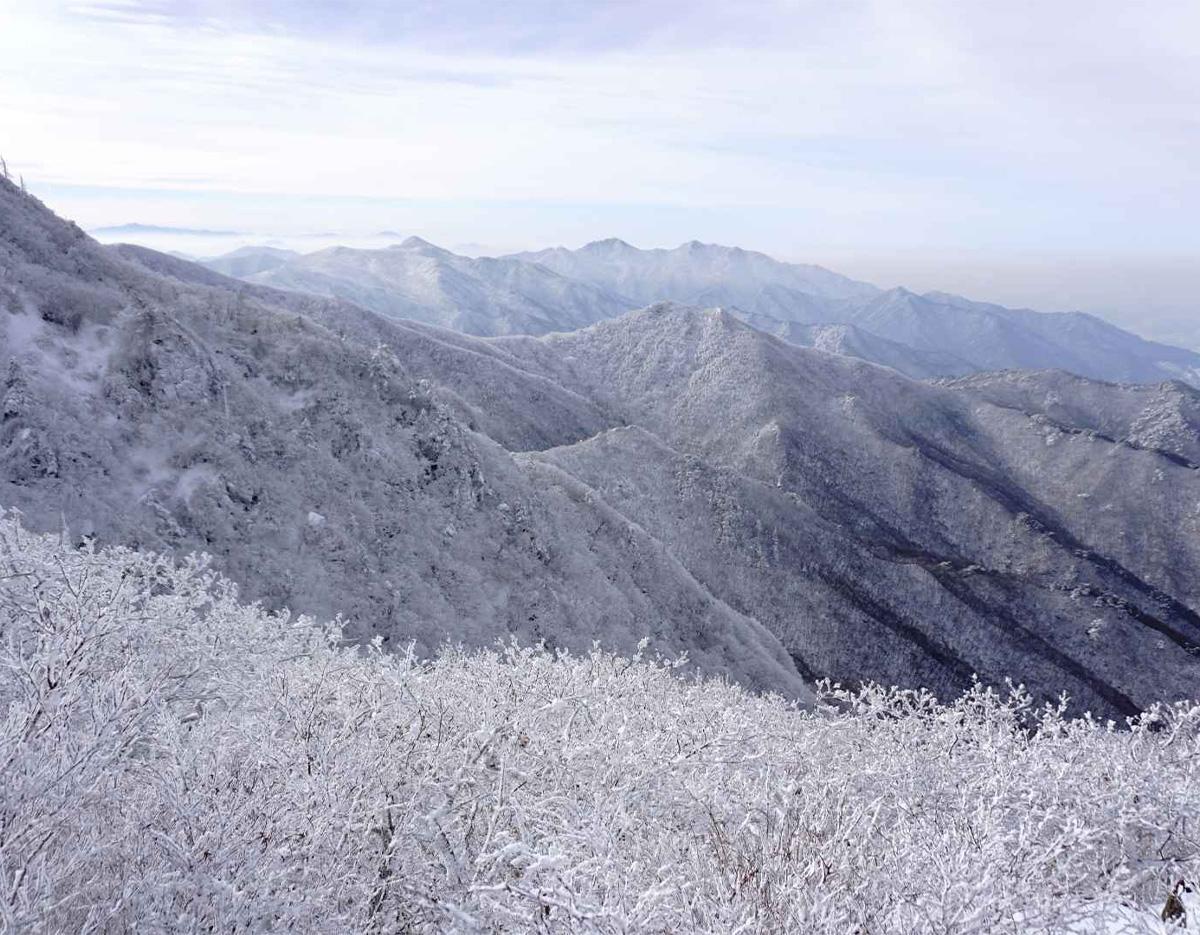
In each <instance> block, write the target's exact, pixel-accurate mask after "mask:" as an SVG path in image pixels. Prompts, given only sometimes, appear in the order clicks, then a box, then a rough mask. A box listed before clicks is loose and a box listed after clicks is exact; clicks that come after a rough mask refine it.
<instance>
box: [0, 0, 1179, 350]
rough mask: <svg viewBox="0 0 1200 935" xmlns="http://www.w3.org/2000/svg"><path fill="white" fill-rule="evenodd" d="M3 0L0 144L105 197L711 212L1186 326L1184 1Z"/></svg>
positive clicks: (202, 223) (629, 213) (37, 180)
mask: <svg viewBox="0 0 1200 935" xmlns="http://www.w3.org/2000/svg"><path fill="white" fill-rule="evenodd" d="M8 7H9V8H8V9H7V10H6V13H5V19H4V29H3V30H0V80H2V81H3V83H4V84H3V86H4V87H5V89H6V93H5V95H4V100H3V102H0V134H2V135H0V154H2V155H4V156H5V157H6V158H7V160H8V163H9V166H10V170H11V171H12V172H13V173H14V175H17V174H19V175H23V176H24V177H25V180H26V182H27V184H28V186H29V188H30V190H31V191H33V192H34V193H35V194H37V195H38V196H39V197H41V198H43V199H44V200H45V201H46V202H47V204H49V205H50V206H51V207H52V208H54V209H55V210H56V211H58V212H60V213H61V214H63V215H65V216H67V217H71V218H73V219H74V220H76V221H77V222H78V223H79V224H80V225H81V226H83V227H84V228H86V229H95V228H98V227H105V226H112V225H122V224H129V223H140V224H147V225H161V226H169V227H184V228H201V229H205V230H232V231H244V232H246V233H245V235H243V237H244V241H243V242H264V241H271V240H283V241H286V240H288V239H289V238H290V239H294V238H296V237H297V236H299V235H301V234H304V233H311V232H318V233H321V234H322V235H323V239H324V242H354V241H355V240H358V239H362V238H364V237H369V236H370V235H371V234H373V233H375V232H378V231H381V230H391V231H396V232H398V233H400V234H403V235H408V234H416V235H419V236H422V237H425V238H426V239H428V240H430V241H432V242H435V243H438V244H442V245H445V246H447V247H451V248H453V247H456V246H460V245H463V244H470V245H482V246H483V247H484V248H486V249H487V250H491V251H493V252H504V251H507V250H518V249H523V248H533V247H542V246H547V245H552V244H565V245H569V246H574V245H579V244H582V243H585V242H587V241H589V240H594V239H601V238H605V237H609V236H618V237H621V238H622V239H625V240H628V241H630V242H631V243H634V244H637V245H639V246H644V247H651V246H674V245H677V244H678V243H681V242H684V241H687V240H691V239H697V240H701V241H705V242H719V243H726V244H736V245H738V246H743V247H745V248H747V249H755V250H761V251H763V252H765V253H768V254H770V255H772V256H775V257H778V258H780V259H784V260H789V261H798V262H810V263H819V264H821V265H825V266H828V267H830V268H832V269H835V270H837V271H839V272H843V273H845V274H847V275H850V276H854V277H856V278H862V279H866V280H868V281H871V282H875V283H877V284H879V285H881V286H885V287H886V286H891V285H898V284H903V285H906V286H908V287H909V288H913V289H915V290H917V291H925V290H929V289H942V290H946V291H952V292H959V293H962V294H965V295H969V296H970V297H972V298H977V299H983V300H989V301H996V302H1000V303H1003V304H1008V305H1027V306H1031V307H1034V308H1038V309H1043V310H1049V311H1053V310H1071V309H1082V310H1086V311H1092V312H1096V313H1098V314H1101V315H1104V316H1105V317H1107V318H1109V319H1110V320H1112V321H1114V322H1117V323H1118V324H1121V325H1122V326H1125V327H1129V328H1131V329H1133V330H1135V331H1138V332H1139V333H1142V334H1145V335H1147V336H1149V337H1154V338H1158V339H1160V340H1168V341H1173V342H1175V343H1186V344H1189V345H1191V346H1200V310H1198V309H1197V304H1196V300H1195V298H1194V297H1195V296H1196V295H1197V294H1200V291H1198V290H1200V272H1197V269H1200V262H1197V261H1196V258H1197V257H1200V229H1198V228H1197V226H1196V224H1195V223H1194V219H1195V217H1196V216H1197V214H1198V213H1200V165H1198V163H1197V160H1196V159H1195V158H1194V153H1195V152H1197V151H1198V150H1200V121H1198V120H1197V119H1196V117H1195V115H1196V114H1197V113H1200V53H1198V52H1197V50H1196V48H1195V44H1194V42H1193V41H1192V38H1193V37H1194V36H1195V35H1197V34H1200V7H1197V6H1195V5H1194V4H1189V3H1183V2H1166V3H1162V4H1156V5H1155V6H1154V7H1153V8H1151V9H1147V8H1141V7H1134V6H1130V5H1127V4H1120V3H1116V2H1103V3H1100V4H1092V3H1086V4H1085V3H1083V2H1082V0H1071V2H1065V3H1061V4H1054V5H1050V6H1047V5H1044V4H1036V3H1032V2H1020V3H1015V4H1008V5H1005V6H1003V7H996V6H993V5H987V4H975V3H951V2H941V0H938V2H933V0H931V2H922V3H913V4H904V5H903V6H900V5H895V4H887V3H881V2H854V3H847V4H839V5H835V6H830V5H827V4H819V3H813V2H806V0H777V2H751V3H747V4H744V5H739V6H738V7H737V8H736V9H732V8H729V7H727V6H726V5H723V4H719V3H715V2H698V3H696V2H693V3H686V4H684V3H678V2H674V0H655V2H644V3H630V2H620V0H617V2H610V3H604V4H584V3H574V4H573V3H566V4H562V3H549V2H546V0H525V2H522V3H518V4H510V5H506V6H505V7H503V8H498V7H496V6H494V5H489V4H483V3H479V2H474V0H450V2H445V3H441V4H428V3H403V4H392V3H384V2H379V0H371V2H362V3H356V4H354V5H353V6H351V7H347V6H346V5H345V4H339V3H333V2H327V0H302V2H290V3H284V2H272V0H264V2H256V3H248V2H238V0H88V2H68V0H50V2H46V0H12V2H11V3H10V4H9V5H8ZM47 63H53V67H48V66H47ZM125 239H129V238H125ZM135 239H136V238H135ZM236 245H237V244H236V243H234V244H231V246H236ZM218 246H219V245H218ZM175 249H185V248H182V247H176V248H175ZM186 252H191V253H194V252H199V251H196V250H187V251H186ZM203 252H205V253H212V252H221V251H219V250H214V249H213V248H212V247H211V246H205V248H204V250H203Z"/></svg>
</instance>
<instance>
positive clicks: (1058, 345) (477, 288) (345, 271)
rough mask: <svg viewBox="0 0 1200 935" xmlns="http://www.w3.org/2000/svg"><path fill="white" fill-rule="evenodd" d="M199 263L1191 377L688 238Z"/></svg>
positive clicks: (860, 350) (998, 359) (1158, 358)
mask: <svg viewBox="0 0 1200 935" xmlns="http://www.w3.org/2000/svg"><path fill="white" fill-rule="evenodd" d="M206 263H207V265H208V266H209V267H210V268H212V269H215V270H218V271H220V272H223V273H226V274H228V275H234V276H238V277H240V278H244V279H246V280H247V281H250V282H255V283H259V284H263V285H271V286H275V287H279V288H285V289H292V290H296V291H303V292H310V293H314V294H317V295H325V296H329V297H336V298H341V299H345V300H347V301H351V302H354V303H355V304H358V305H361V306H363V307H365V308H369V309H371V310H372V311H375V312H378V313H380V314H382V315H386V316H388V317H391V318H408V319H412V320H416V321H421V322H425V323H428V324H435V325H439V326H442V327H448V328H452V329H454V330H457V331H462V332H464V333H468V334H476V335H481V336H494V335H503V334H535V335H536V334H546V333H549V332H554V331H571V330H574V329H576V328H580V327H585V326H587V325H590V324H593V323H595V322H597V321H601V320H604V319H607V318H613V317H617V316H619V315H621V314H623V313H625V312H627V311H630V310H632V309H635V308H641V307H644V306H646V305H650V304H653V303H654V302H658V301H676V302H681V303H683V304H686V305H692V306H697V307H702V308H709V307H721V308H726V309H728V310H729V311H730V312H731V313H733V314H734V315H737V316H738V317H740V318H742V319H743V320H745V321H748V322H750V323H751V324H753V325H754V326H755V327H756V328H759V329H760V330H763V331H767V332H769V333H771V334H775V335H777V336H779V337H781V338H783V339H784V340H787V341H790V342H793V343H796V344H800V345H801V346H809V347H818V348H821V349H823V350H827V351H830V352H832V353H838V354H842V355H845V356H851V357H858V358H861V359H863V360H868V361H871V362H873V363H878V364H882V365H884V366H888V367H892V368H894V369H896V370H898V371H900V372H901V373H903V374H905V375H907V376H911V377H914V378H917V379H929V378H936V377H956V376H964V375H966V374H970V373H978V372H989V371H995V370H1010V369H1017V370H1021V369H1034V370H1043V369H1061V370H1067V371H1070V372H1072V373H1077V374H1080V375H1082V376H1087V377H1091V378H1094V379H1102V380H1109V381H1115V382H1133V383H1155V382H1161V381H1163V380H1182V381H1184V382H1187V383H1190V384H1192V385H1200V353H1197V352H1194V351H1189V350H1185V349H1182V348H1176V347H1171V346H1168V345H1164V344H1159V343H1156V342H1152V341H1147V340H1144V339H1142V338H1140V337H1138V336H1137V335H1134V334H1132V333H1130V332H1128V331H1123V330H1122V329H1120V328H1117V327H1115V326H1113V325H1110V324H1108V323H1106V322H1104V321H1102V320H1100V319H1098V318H1096V317H1094V316H1091V315H1086V314H1082V313H1078V312H1069V313H1042V312H1034V311H1031V310H1028V309H1009V308H1005V307H1003V306H1000V305H995V304H991V303H986V302H975V301H971V300H968V299H964V298H961V297H958V296H952V295H948V294H945V293H939V292H929V293H926V294H923V295H918V294H917V293H914V292H911V291H909V290H907V289H904V288H899V287H898V288H895V289H889V290H882V289H879V288H877V287H875V286H872V285H870V284H868V283H863V282H858V281H856V280H853V279H850V278H848V277H845V276H841V275H839V274H837V273H834V272H832V271H830V270H827V269H825V268H823V267H820V266H812V265H804V264H794V263H783V262H780V261H778V260H775V259H772V258H771V257H769V256H767V255H765V254H762V253H757V252H754V251H749V250H743V249H741V248H739V247H725V246H720V245H716V244H703V243H699V242H698V241H691V242H689V243H686V244H683V245H681V246H679V247H676V248H674V249H670V250H668V249H653V250H641V249H638V248H637V247H634V246H631V245H630V244H628V243H626V242H625V241H622V240H618V239H616V238H610V239H608V240H600V241H595V242H593V243H589V244H587V245H585V246H584V247H581V248H580V249H578V250H568V249H565V248H562V247H554V248H551V249H547V250H540V251H536V252H526V253H517V254H511V255H508V256H503V257H497V258H486V257H482V258H474V259H473V258H468V257H464V256H459V255H457V254H454V253H452V252H451V251H448V250H444V249H442V248H440V247H436V246H434V245H433V244H430V243H428V242H427V241H424V240H421V239H420V238H415V237H410V238H408V239H407V240H405V241H403V242H402V243H400V244H397V245H393V246H392V247H388V248H385V249H382V250H352V249H350V248H345V247H335V248H330V249H328V250H323V251H318V252H317V253H312V254H307V255H303V256H300V255H285V254H282V253H280V252H279V251H274V250H271V249H269V248H262V249H261V250H257V251H256V249H255V248H244V249H243V250H240V251H235V252H234V254H230V255H227V256H225V257H219V258H216V259H213V260H209V261H206Z"/></svg>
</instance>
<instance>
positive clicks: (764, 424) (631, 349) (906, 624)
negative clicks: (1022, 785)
mask: <svg viewBox="0 0 1200 935" xmlns="http://www.w3.org/2000/svg"><path fill="white" fill-rule="evenodd" d="M500 343H502V344H503V345H504V346H505V347H508V348H510V349H511V351H512V353H513V354H514V355H515V356H523V357H525V358H526V359H528V360H529V361H530V362H531V365H532V366H535V367H537V368H539V369H540V370H541V371H542V372H545V373H548V374H549V375H551V376H552V377H553V378H554V379H555V380H556V381H558V382H560V383H562V385H563V386H565V387H567V388H569V389H570V390H572V391H573V392H576V393H578V394H580V395H583V396H588V397H591V398H593V399H595V400H596V401H597V402H598V404H600V405H601V406H603V407H605V408H606V409H607V410H608V411H610V412H612V413H613V414H614V416H616V417H617V418H618V419H619V421H622V422H625V423H628V424H630V425H636V426H637V428H636V429H625V430H619V431H617V432H610V433H607V434H606V435H604V436H599V437H596V438H592V439H588V440H585V441H583V442H580V443H577V444H574V445H570V446H563V447H560V448H556V449H551V450H549V451H546V452H543V453H541V454H538V455H531V457H537V458H541V459H544V460H550V461H552V462H553V463H556V464H558V465H559V466H562V467H564V468H565V469H567V470H569V471H571V472H572V473H574V474H576V475H577V476H579V477H580V478H581V479H583V480H584V481H585V482H586V483H588V484H589V485H591V486H592V487H594V488H595V489H597V490H598V491H600V492H601V493H602V494H603V495H604V496H605V497H606V499H607V500H608V501H609V502H611V503H613V504H614V505H616V506H617V507H618V508H619V509H621V510H622V511H623V512H625V513H626V514H627V515H629V516H631V517H632V518H633V519H635V520H636V521H637V522H638V523H639V524H640V525H641V526H643V527H644V528H646V529H647V530H649V531H651V532H653V533H654V534H656V535H657V536H658V538H660V539H661V540H662V541H666V542H671V543H672V544H673V547H674V548H675V550H676V553H677V554H678V555H679V557H680V559H681V561H683V563H684V564H685V566H687V567H688V568H689V570H691V571H692V573H693V574H694V575H695V576H696V577H697V578H698V579H699V580H700V581H702V582H704V583H705V584H706V585H707V586H708V587H709V588H710V590H712V591H713V593H714V594H716V595H718V596H719V597H721V598H722V599H724V600H725V601H726V602H728V603H730V604H731V605H732V606H734V607H737V608H739V609H741V610H743V611H744V612H746V613H748V614H751V615H753V616H755V617H757V618H758V619H760V620H762V621H763V622H764V623H765V624H766V625H767V626H768V627H770V628H771V629H772V630H773V631H774V632H776V633H777V634H778V635H779V636H780V638H781V639H782V640H783V642H784V645H785V646H786V647H787V648H788V650H789V652H791V653H792V654H793V656H794V658H796V660H797V665H798V666H799V667H800V668H801V670H802V671H807V672H812V673H820V674H831V675H834V676H836V677H840V678H846V679H853V678H861V677H864V676H865V677H871V678H877V679H880V680H882V681H885V682H890V681H900V682H907V681H910V680H913V681H917V682H919V683H922V684H930V685H936V686H939V687H942V688H947V687H949V686H951V685H961V684H963V683H964V682H965V681H966V680H969V678H970V674H971V673H972V672H979V673H981V674H983V675H985V676H986V677H988V678H993V679H998V678H1002V677H1003V676H1002V674H1001V673H1002V672H1007V674H1010V675H1015V676H1016V677H1017V678H1019V679H1022V680H1025V681H1027V682H1029V683H1030V684H1036V685H1038V686H1041V687H1042V688H1043V689H1044V688H1045V687H1046V686H1049V685H1058V686H1059V687H1060V689H1065V690H1067V691H1069V692H1070V693H1071V694H1072V695H1073V696H1074V697H1076V698H1077V699H1083V703H1084V704H1085V705H1089V706H1094V707H1095V708H1096V709H1098V710H1106V711H1110V712H1111V711H1114V710H1124V709H1127V708H1128V707H1129V706H1130V702H1131V701H1132V702H1133V704H1134V705H1138V704H1142V703H1144V698H1145V697H1146V695H1145V694H1144V693H1145V692H1149V693H1150V694H1155V693H1157V692H1158V691H1159V690H1166V691H1167V692H1168V693H1184V694H1186V692H1187V691H1188V690H1189V689H1188V688H1187V686H1188V684H1189V683H1190V682H1191V681H1192V680H1193V679H1194V678H1195V677H1196V675H1197V674H1198V663H1200V660H1198V659H1197V657H1196V651H1197V648H1198V646H1200V617H1198V616H1197V614H1196V608H1197V607H1200V586H1198V585H1197V581H1198V580H1200V579H1195V578H1193V577H1192V575H1194V573H1195V569H1196V568H1197V567H1200V473H1198V472H1197V471H1195V470H1193V469H1191V468H1190V467H1188V466H1187V465H1186V464H1183V463H1181V462H1180V460H1179V459H1178V458H1175V457H1168V456H1166V455H1164V454H1163V453H1162V452H1160V451H1155V450H1147V449H1146V448H1142V447H1138V446H1136V445H1133V444H1127V443H1125V441H1124V439H1123V438H1118V437H1113V438H1104V437H1102V436H1101V435H1098V434H1095V433H1091V432H1088V431H1086V430H1083V429H1081V428H1079V427H1076V426H1073V425H1070V424H1063V425H1057V424H1052V423H1049V422H1048V421H1047V420H1045V419H1042V418H1038V417H1037V416H1036V414H1033V415H1029V414H1026V413H1025V412H1023V411H1019V410H1017V409H1014V408H1011V407H1007V406H1001V405H997V404H995V403H991V402H988V401H986V400H985V399H983V398H981V397H980V396H978V395H976V394H974V393H970V392H962V391H952V390H947V389H945V388H941V387H935V386H928V385H925V384H920V383H914V382H912V381H909V380H906V379H904V378H902V377H900V376H899V375H897V374H895V373H894V372H892V371H889V370H885V369H882V368H879V367H874V366H871V365H868V364H865V363H861V362H857V361H854V360H850V359H846V358H842V357H837V356H833V355H828V354H823V353H820V352H817V351H808V350H804V349H800V348H796V347H793V346H790V345H788V344H785V343H783V342H781V341H777V340H775V339H773V338H771V337H769V336H767V335H764V334H762V333H760V332H757V331H755V330H754V329H751V328H749V327H747V326H746V325H744V324H742V323H741V322H739V321H737V320H736V319H735V318H734V317H732V316H730V315H728V314H725V313H721V312H717V311H710V312H708V313H703V314H697V313H696V310H692V309H685V308H680V307H676V306H660V307H657V308H654V309H650V310H647V311H645V312H640V313H636V314H634V315H632V316H627V317H625V318H623V319H620V320H617V321H612V322H605V323H602V324H600V325H597V326H595V327H593V328H589V329H586V330H584V331H581V332H577V333H574V334H568V335H551V336H548V337H546V338H544V339H541V340H530V339H507V340H505V341H502V342H500ZM1087 387H1088V392H1089V393H1094V394H1096V395H1103V394H1104V393H1106V392H1112V393H1119V392H1120V388H1113V387H1105V386H1103V385H1097V384H1087ZM1018 660H1019V661H1018ZM1167 684H1173V685H1174V687H1173V688H1169V689H1167V688H1165V686H1166V685H1167ZM1139 699H1143V700H1139Z"/></svg>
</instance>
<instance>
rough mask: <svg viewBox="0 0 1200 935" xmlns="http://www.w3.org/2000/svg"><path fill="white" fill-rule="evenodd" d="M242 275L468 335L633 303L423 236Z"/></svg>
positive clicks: (567, 323) (605, 312) (577, 320)
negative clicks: (466, 253)
mask: <svg viewBox="0 0 1200 935" xmlns="http://www.w3.org/2000/svg"><path fill="white" fill-rule="evenodd" d="M210 266H211V264H210ZM212 268H214V269H218V267H217V266H212ZM221 271H222V272H224V271H225V270H221ZM235 275H241V274H235ZM243 278H246V279H248V280H249V281H251V282H254V283H259V284H262V285H269V286H275V287H278V288H283V289H292V290H298V291H302V292H310V293H314V294H317V295H324V296H330V297H336V298H340V299H345V300H347V301H351V302H354V303H356V304H358V305H361V306H362V307H363V308H367V309H370V310H372V311H374V312H378V313H379V314H381V315H386V316H388V317H389V318H409V319H414V320H416V321H422V322H427V323H429V324H435V325H441V326H442V327H446V328H453V329H454V330H456V331H462V332H465V333H467V334H483V335H495V334H543V333H545V332H547V331H560V330H570V329H573V328H579V327H582V326H584V325H589V324H592V323H593V322H596V321H599V320H600V319H603V318H611V317H613V316H615V315H620V314H621V313H623V312H626V311H628V310H629V309H631V308H633V307H634V305H635V303H631V302H630V301H628V300H627V299H625V298H623V297H621V296H617V295H613V294H612V293H610V292H608V291H606V290H604V289H602V288H600V287H597V286H594V285H591V284H588V283H584V282H579V281H577V280H571V279H567V278H565V277H563V276H559V275H558V274H557V273H554V272H553V271H551V270H549V269H547V268H545V267H542V266H538V265H536V264H533V263H524V262H521V261H519V260H511V259H494V258H489V257H483V258H480V259H472V258H469V257H464V256H458V255H457V254H454V253H451V252H450V251H448V250H443V249H441V248H440V247H435V246H434V245H433V244H430V243H427V242H426V241H424V240H421V239H420V238H417V237H410V238H408V239H407V240H405V241H404V242H403V243H400V244H395V245H393V246H391V247H388V248H386V249H383V250H356V249H351V248H349V247H330V248H329V249H327V250H319V251H317V252H316V253H310V254H307V255H304V256H298V257H294V258H292V259H290V260H288V261H287V262H284V263H282V264H280V265H276V266H274V267H273V268H270V269H264V270H263V271H261V272H258V273H256V274H253V275H244V276H243Z"/></svg>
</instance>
